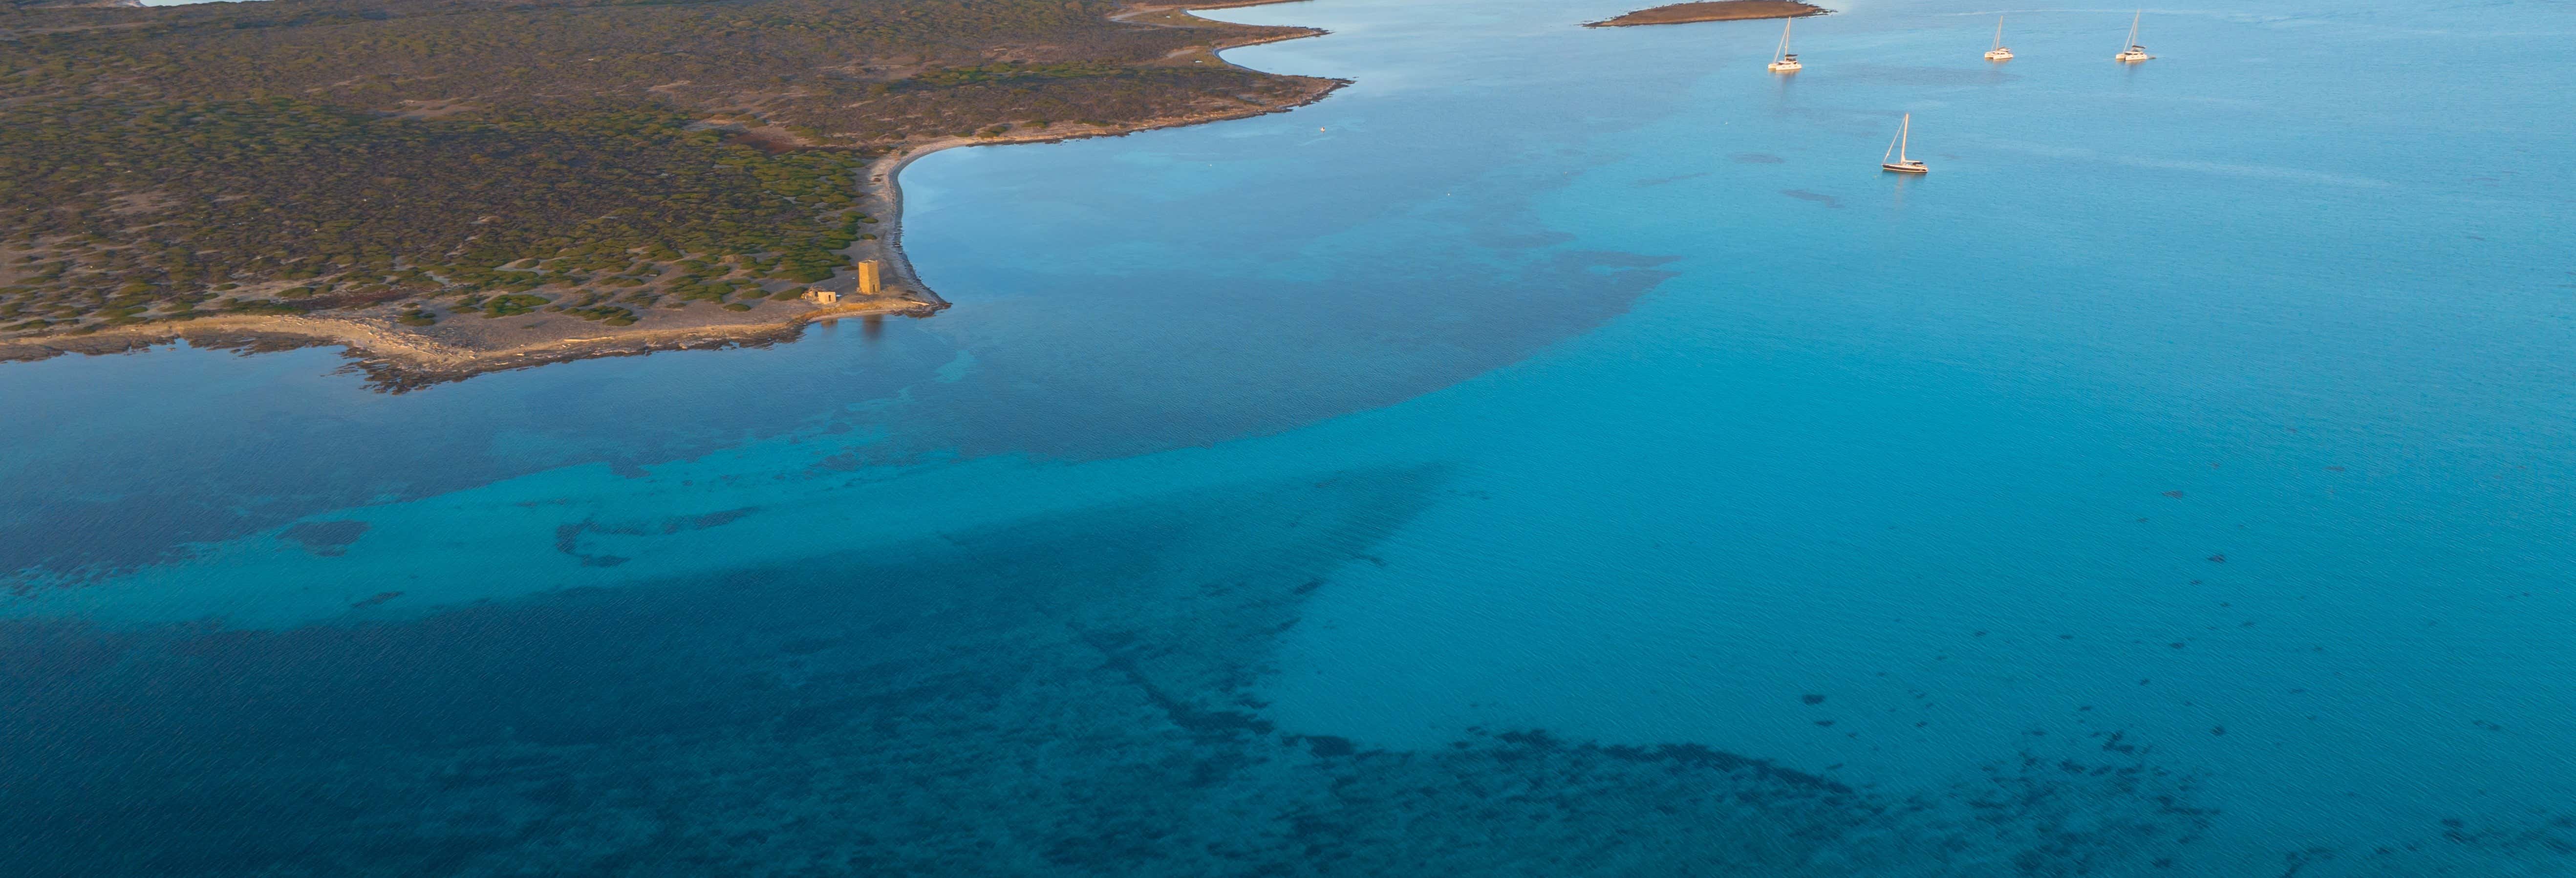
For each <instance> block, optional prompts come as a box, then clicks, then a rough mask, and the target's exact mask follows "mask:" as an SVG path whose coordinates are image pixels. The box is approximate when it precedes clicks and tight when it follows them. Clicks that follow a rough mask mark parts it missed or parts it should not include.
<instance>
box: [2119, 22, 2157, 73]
mask: <svg viewBox="0 0 2576 878" xmlns="http://www.w3.org/2000/svg"><path fill="white" fill-rule="evenodd" d="M2145 14H2146V10H2143V9H2141V10H2138V11H2137V12H2133V13H2130V14H2129V47H2128V48H2126V49H2122V50H2120V54H2117V55H2113V56H2111V60H2113V61H2118V62H2120V63H2122V64H2136V63H2138V62H2140V61H2144V60H2147V59H2149V58H2153V57H2155V56H2154V55H2149V54H2147V47H2145V46H2141V45H2138V18H2139V17H2140V16H2142V15H2145Z"/></svg>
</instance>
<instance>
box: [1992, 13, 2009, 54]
mask: <svg viewBox="0 0 2576 878" xmlns="http://www.w3.org/2000/svg"><path fill="white" fill-rule="evenodd" d="M1986 60H1988V61H2010V60H2012V50H2011V49H2007V48H2004V17H2003V16H2000V15H1998V16H1995V47H1994V48H1992V49H1987V50H1986Z"/></svg>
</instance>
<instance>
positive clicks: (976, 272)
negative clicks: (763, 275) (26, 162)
mask: <svg viewBox="0 0 2576 878" xmlns="http://www.w3.org/2000/svg"><path fill="white" fill-rule="evenodd" d="M1624 8H1625V7H1622V6H1617V5H1615V4H1602V3H1589V2H1587V3H1580V4H1575V5H1573V6H1565V5H1562V4H1543V3H1536V2H1487V3H1457V2H1426V3H1404V4H1383V3H1366V2H1359V0H1319V2H1314V3H1302V4H1292V5H1284V6H1278V7H1265V8H1250V9H1237V10H1227V11H1224V12H1219V13H1211V15H1215V16H1221V17H1226V18H1230V19H1234V20H1243V21H1259V22H1265V23H1271V22H1275V23H1298V24H1313V25H1318V26H1323V27H1328V28H1331V29H1332V30H1334V31H1335V33H1334V35H1332V36H1330V37H1326V38H1322V39H1313V40H1303V41H1296V42H1290V43H1283V44H1277V45H1273V46H1264V47H1258V48H1254V49H1247V50H1240V51H1237V52H1235V53H1232V54H1231V55H1230V57H1232V58H1234V59H1235V60H1237V61H1238V62H1241V63H1245V64H1249V65H1252V66H1256V67H1260V68H1262V69H1269V70H1279V71H1283V72H1294V73H1308V74H1317V75H1331V76H1343V77H1349V78H1351V79H1354V80H1356V81H1357V83H1356V84H1355V85H1353V86H1351V87H1350V88H1348V89H1346V90H1344V91H1343V92H1341V93H1338V94H1337V95H1335V96H1334V97H1332V98H1331V99H1329V100H1327V101H1325V102H1324V103H1321V104H1318V105H1316V106H1313V107H1309V108H1305V109H1302V110H1299V111H1296V112H1294V113H1288V114H1281V115H1274V116H1268V117H1263V118H1259V119H1252V120H1243V121H1238V122H1230V123H1224V124H1219V125H1212V126H1204V127H1199V128H1191V129H1182V130H1175V131H1161V132H1150V133H1146V134H1139V135H1133V136H1129V137H1124V138H1117V139H1111V140H1101V141H1088V142H1080V143H1070V144H1058V145H1047V146H1031V147H1007V148H996V149H974V150H962V151H951V152H947V153H941V154H938V155H935V156H932V157H929V158H926V159H924V160H922V161H921V162H919V163H917V164H916V165H915V166H914V167H913V168H912V169H910V170H909V171H907V172H906V179H905V183H906V191H907V194H908V196H910V197H911V198H912V202H911V204H910V205H908V210H907V222H908V223H910V225H909V227H908V228H907V231H906V236H907V241H908V242H909V244H910V246H911V248H912V255H913V258H914V261H915V262H916V264H917V265H918V267H919V268H920V269H921V271H922V273H923V275H924V276H925V278H926V279H927V280H929V282H931V283H932V284H934V285H936V286H937V287H938V288H939V289H940V290H941V292H942V294H943V295H945V296H946V297H947V298H949V299H952V300H954V301H956V302H958V303H959V304H958V306H957V307H956V308H953V309H951V310H949V311H948V312H945V313H943V314H941V315H940V316H938V317H935V318H932V319H929V320H920V321H912V320H898V321H893V322H889V323H885V324H882V325H878V326H874V327H871V326H867V325H860V324H845V325H840V326H836V327H827V328H821V329H817V330H815V331H814V332H812V333H809V335H808V336H807V337H806V338H805V339H804V340H802V341H799V342H797V343H794V344H788V345H780V346H776V347H770V348H764V349H756V350H733V351H714V352H707V351H700V352H681V353H669V354H659V355H654V356H650V357H642V358H624V359H609V360H595V361H588V362H583V363H575V364H567V365H560V366H550V367H545V368H541V369H535V370H529V371H523V372H512V373H503V374H496V375H488V376H483V377H480V378H476V379H474V380H471V381H467V382H463V383H459V384H451V385H443V386H439V387H434V388H430V389H426V390H421V391H417V392H412V393H406V394H400V395H386V394H380V393H376V392H374V391H372V390H370V389H369V388H368V387H367V386H366V385H365V382H364V381H363V378H362V377H361V376H356V375H352V374H347V373H346V372H343V371H340V370H338V364H339V362H340V361H339V359H338V357H337V356H336V355H335V354H333V353H330V352H325V351H298V352H289V353H280V354H260V355H255V356H248V357H243V356H237V355H235V354H233V353H230V352H223V351H208V350H193V349H187V348H168V349H162V350H157V351H153V352H149V353H144V354H138V355H128V356H118V357H99V358H81V359H57V360H52V361H47V362H42V363H33V364H11V365H8V366H5V367H0V449H6V451H5V452H0V474H4V475H5V481H0V569H12V570H17V571H19V572H18V573H16V574H14V577H13V580H12V584H13V585H14V589H13V591H12V592H11V595H10V596H9V597H7V598H6V599H5V603H0V616H5V618H6V619H7V621H5V622H0V656H5V659H0V711H5V713H0V717H5V718H6V720H5V722H0V775H5V777H6V780H5V781H0V800H6V801H5V802H0V805H4V806H5V809H6V811H7V812H8V813H12V814H36V815H42V816H41V817H39V818H33V819H19V820H12V821H7V822H6V823H0V853H4V854H5V856H6V859H8V860H9V861H12V862H16V863H28V864H33V865H32V868H30V869H26V870H23V871H26V872H28V873H31V874H40V875H52V874H63V875H71V874H102V873H161V874H189V875H215V874H225V875H229V874H359V873H371V872H372V873H397V874H484V873H497V872H521V871H541V872H567V873H572V872H599V873H618V874H642V873H653V874H660V873H670V874H710V873H737V872H749V873H766V872H776V873H799V874H836V873H862V874H993V873H1003V874H1187V875H1200V874H1231V873H1238V872H1243V873H1248V872H1255V871H1265V870H1266V871H1273V872H1288V873H1345V872H1350V873H1357V872H1365V871H1371V870H1377V871H1386V872H1396V873H1421V872H1429V871H1432V870H1435V869H1436V870H1444V871H1449V872H1457V873H1466V874H1485V873H1493V874H1531V875H1557V874H1568V873H1618V874H1784V875H1845V874H1855V875H1856V874H1869V875H1907V874H1925V875H1993V874H2005V873H2008V872H2009V873H2018V874H2032V875H2073V874H2093V875H2123V874H2194V875H2218V876H2236V875H2246V876H2255V875H2260V876H2275V875H2283V874H2296V875H2300V876H2318V875H2391V874H2395V875H2412V874H2425V875H2432V874H2454V875H2558V874H2571V873H2576V806H2571V805H2570V804H2569V803H2570V802H2576V759H2571V758H2570V757H2569V756H2567V755H2566V754H2567V753H2568V752H2569V750H2570V746H2571V745H2576V720H2571V717H2576V685H2572V684H2570V683H2569V682H2568V681H2569V680H2570V679H2576V674H2571V673H2570V672H2571V671H2576V661H2571V659H2570V657H2569V654H2568V651H2567V648H2566V644H2567V643H2569V642H2571V640H2570V635H2571V634H2576V621H2571V619H2572V618H2576V613H2572V612H2571V611H2576V593H2572V592H2571V590H2570V588H2569V586H2568V580H2569V575H2568V574H2567V573H2566V571H2567V570H2569V569H2570V567H2571V562H2576V511H2571V507H2570V505H2569V503H2568V501H2567V499H2566V498H2567V497H2568V496H2569V484H2568V482H2569V467H2570V465H2571V464H2576V396H2571V394H2570V393H2569V391H2568V388H2570V387H2571V386H2576V356H2571V355H2576V336H2571V331H2576V320H2571V317H2576V259H2571V258H2570V257H2569V256H2568V255H2567V254H2568V251H2567V249H2566V248H2565V247H2564V246H2563V245H2561V244H2560V243H2559V242H2558V239H2560V238H2563V237H2564V234H2565V232H2566V230H2567V229H2569V228H2570V227H2571V220H2572V219H2576V216H2571V214H2576V198H2571V196H2569V195H2568V194H2567V192H2566V190H2565V189H2564V188H2563V187H2558V186H2556V185H2554V183H2553V182H2551V181H2553V180H2554V174H2553V172H2554V170H2555V169H2557V168H2560V167H2565V166H2567V165H2568V164H2569V163H2570V161H2571V159H2576V155H2571V153H2576V146H2571V144H2570V142H2569V141H2568V140H2567V139H2566V138H2565V137H2564V136H2563V134H2562V133H2561V132H2560V129H2561V128H2563V126H2558V125H2553V124H2549V123H2547V122H2546V121H2545V120H2548V119H2553V118H2558V117H2562V116H2564V110H2565V106H2564V99H2563V95H2564V94H2566V93H2567V92H2568V89H2569V87H2570V85H2571V83H2570V82H2569V81H2568V78H2569V74H2568V73H2567V72H2566V71H2567V70H2568V69H2570V62H2572V61H2576V57H2571V55H2576V52H2571V50H2570V49H2569V48H2568V47H2569V46H2570V45H2571V44H2576V43H2571V40H2570V39H2569V38H2570V37H2571V36H2576V25H2571V24H2570V23H2569V22H2568V20H2567V19H2566V18H2565V16H2564V15H2563V14H2562V13H2560V12H2558V11H2557V10H2556V9H2555V7H2551V6H2548V5H2545V4H2534V3H2527V2H2526V3H2504V4H2494V5H2485V6H2475V7H2445V8H2440V9H2433V8H2424V7H2403V6H2396V5H2390V4H2385V3H2365V4H2364V5H2362V6H2359V7H2355V6H2350V5H2339V6H2325V5H2315V4H2307V5H2297V4H2293V5H2285V6H2280V7H2277V8H2269V9H2264V10H2257V11H2230V12H2193V11H2188V10H2161V11H2158V10H2151V12H2154V13H2155V14H2153V15H2149V16H2147V23H2146V31H2145V35H2144V37H2143V38H2142V41H2143V42H2145V43H2146V44H2147V45H2148V46H2150V47H2151V48H2152V49H2153V50H2154V51H2155V52H2156V53H2157V54H2159V55H2160V56H2162V57H2160V58H2159V59H2158V60H2156V61H2153V62H2150V63H2148V64H2146V65H2143V66H2139V67H2135V68H2124V67H2121V66H2119V65H2115V64H2113V63H2111V62H2110V61H2109V59H2108V56H2109V54H2110V53H2111V52H2112V51H2114V50H2116V49H2117V48H2118V46H2117V45H2116V43H2117V42H2118V38H2119V37H2120V35H2121V34H2122V33H2123V32H2124V31H2125V28H2126V22H2125V21H2122V20H2121V19H2122V18H2123V17H2124V16H2122V15H2121V14H2120V13H2121V12H2123V11H2125V10H2093V11H2070V10H2055V11H2027V12H2013V13H2012V14H2011V17H2010V18H2009V19H2008V23H2007V27H2008V30H2007V34H2006V35H2007V41H2008V43H2009V44H2011V45H2012V46H2013V47H2014V49H2015V50H2016V51H2017V52H2018V53H2020V55H2021V57H2020V59H2019V60H2016V61H2013V62H2012V63H2011V64H2009V65H2006V66H2003V67H2000V68H1996V67H1990V66H1988V65H1986V64H1985V63H1984V62H1982V61H1978V60H1977V57H1976V56H1977V53H1978V52H1981V51H1983V48H1984V46H1985V45H1986V41H1987V40H1988V38H1989V34H1990V29H1991V27H1992V24H1993V19H1992V11H1991V10H1976V9H1968V8H1964V7H1958V6H1956V5H1944V4H1940V3H1896V4H1867V5H1861V6H1857V7H1854V8H1851V9H1848V10H1845V11H1844V12H1842V13H1841V14H1837V15H1834V16H1830V17H1826V18H1820V19H1813V20H1809V21H1805V22H1801V23H1800V25H1799V31H1798V32H1799V34H1800V38H1799V46H1798V50H1799V51H1800V52H1801V54H1802V55H1804V56H1805V60H1806V61H1807V62H1808V69H1807V70H1806V71H1805V72H1803V73H1801V74H1799V75H1798V76H1797V77H1796V78H1794V79H1792V80H1778V79H1774V78H1770V77H1768V76H1766V75H1764V74H1763V73H1762V72H1761V69H1760V64H1761V61H1762V60H1763V57H1764V56H1765V55H1766V54H1767V53H1768V52H1769V51H1770V48H1771V45H1772V41H1773V40H1774V39H1775V36H1776V34H1775V31H1773V30H1772V28H1771V25H1770V24H1769V23H1764V22H1752V23H1739V24H1710V25H1693V26H1682V27H1671V28H1636V29H1618V30H1607V31H1591V30H1581V29H1574V28H1571V25H1572V24H1573V23H1576V22H1580V21H1584V20H1590V19H1594V18H1599V17H1603V16H1605V15H1607V14H1612V13H1616V12H1619V11H1622V10H1623V9H1624ZM2463 58H2474V59H2478V61H2479V63H2478V64H2476V65H2473V66H2472V65H2463V64H2459V63H2457V62H2458V60H2459V59H2463ZM1903 112H1911V113H1913V114H1914V116H1915V141H1914V143H1915V155H1916V156H1917V157H1920V158H1924V159H1926V160H1927V161H1929V162H1930V163H1931V164H1932V166H1933V169H1934V170H1933V173H1932V174H1930V175H1928V176H1926V177H1923V178H1911V179H1895V178H1890V177H1886V176H1881V175H1878V174H1877V173H1876V172H1875V170H1874V169H1873V168H1872V167H1871V166H1870V160H1871V159H1872V158H1873V157H1872V156H1869V155H1868V152H1869V151H1870V150H1873V149H1880V148H1882V147H1883V145H1884V143H1885V138H1887V137H1888V136H1889V135H1890V134H1892V133H1893V130H1894V125H1895V117H1896V116H1897V115H1898V114H1899V113H1903Z"/></svg>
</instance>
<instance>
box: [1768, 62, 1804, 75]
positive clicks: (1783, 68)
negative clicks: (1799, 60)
mask: <svg viewBox="0 0 2576 878" xmlns="http://www.w3.org/2000/svg"><path fill="white" fill-rule="evenodd" d="M1804 69H1806V65H1803V64H1783V63H1777V62H1775V63H1773V64H1772V65H1771V72H1773V73H1796V72H1798V71H1800V70H1804Z"/></svg>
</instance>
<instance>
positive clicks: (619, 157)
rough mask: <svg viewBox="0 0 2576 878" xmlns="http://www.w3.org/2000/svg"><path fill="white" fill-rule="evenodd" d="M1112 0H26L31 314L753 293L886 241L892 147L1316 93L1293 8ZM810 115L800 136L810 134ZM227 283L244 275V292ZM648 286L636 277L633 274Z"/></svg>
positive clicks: (19, 180)
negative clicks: (1250, 54) (1149, 20)
mask: <svg viewBox="0 0 2576 878" xmlns="http://www.w3.org/2000/svg"><path fill="white" fill-rule="evenodd" d="M1116 10H1117V6H1116V4H1115V3H1114V2H1112V0H652V2H646V0H268V2H261V3H214V4H204V5H193V6H180V7H160V8H110V7H94V6H82V7H70V6H48V5H44V4H41V3H28V2H24V0H0V332H12V333H25V332H61V331H67V330H78V329H83V328H89V329H94V328H96V327H99V326H108V325H120V324H127V323H135V322H141V321H146V320H178V319H191V318H195V317H200V316H205V315H209V314H220V313H255V314H291V313H312V312H327V311H332V310H339V309H352V308H371V307H385V308H394V309H395V311H396V312H398V316H397V318H396V319H397V320H398V321H399V322H402V323H405V324H408V325H429V324H431V323H435V322H437V320H438V318H439V315H440V314H441V313H465V312H477V313H480V314H482V315H483V316H486V317H502V316H512V315H519V314H527V313H534V312H536V311H537V310H538V309H544V308H554V309H557V310H559V311H560V312H561V313H566V314H573V315H576V316H580V317H583V318H584V319H588V320H595V321H599V322H601V323H606V324H611V325H626V324H631V323H633V322H634V321H635V319H636V314H637V311H636V310H635V309H638V308H645V307H656V306H658V307H673V306H686V305H687V304H689V303H691V302H710V303H715V304H717V305H719V306H724V307H736V306H740V307H748V306H745V305H742V303H741V302H737V301H732V300H733V299H743V300H749V299H756V298H761V297H764V296H766V295H767V294H768V291H767V290H766V288H765V287H764V286H762V283H763V282H764V281H766V282H772V283H773V284H774V283H775V282H780V281H783V282H788V283H793V284H804V283H811V282H815V281H820V280H825V279H828V278H830V277H831V276H832V275H833V273H834V271H835V270H836V269H838V268H840V267H841V266H843V265H844V264H845V263H846V261H847V260H846V257H844V256H843V255H841V254H839V253H837V252H835V251H838V250H841V249H843V248H846V247H848V246H849V245H850V244H851V243H852V242H853V241H856V240H859V239H862V238H867V239H873V238H875V235H874V234H873V233H862V232H861V231H860V229H861V228H863V227H865V226H867V225H868V224H873V223H876V222H877V220H876V219H875V218H873V217H868V216H863V215H861V214H859V213H857V212H856V211H855V209H854V204H855V203H856V201H855V199H856V196H857V195H858V194H859V193H860V192H861V190H862V185H863V180H862V178H861V173H862V169H864V168H865V167H866V165H867V162H868V161H869V160H870V159H872V158H874V157H876V156H879V155H883V154H885V153H887V152H890V151H893V150H898V149H902V148H905V146H906V145H907V144H909V143H916V142H919V141H921V140H925V139H930V138H936V137H942V136H947V135H950V134H954V133H957V132H961V131H962V132H969V133H973V134H980V135H983V136H1001V135H1004V134H1007V133H1010V132H1013V131H1015V130H1019V129H1022V128H1043V127H1046V126H1047V125H1048V124H1049V123H1048V122H1047V121H1045V120H1049V119H1059V120H1060V119H1083V120H1087V121H1088V122H1089V123H1090V124H1095V125H1105V126H1108V127H1122V126H1134V125H1141V124H1146V123H1149V122H1152V121H1155V120H1161V119H1168V118H1172V117H1175V116H1182V115H1188V114H1196V113H1208V112H1223V111H1229V109H1241V108H1247V107H1250V108H1263V107H1267V106H1270V105H1273V104H1278V103H1287V102H1291V101H1294V100H1299V99H1303V98H1305V97H1309V96H1311V95H1312V94H1314V93H1316V92H1317V91H1319V90H1320V89H1321V88H1323V87H1325V86H1326V85H1328V84H1327V83H1324V81H1321V80H1313V79H1307V78H1301V77H1282V76H1270V75H1265V74H1259V73H1253V72H1250V71H1244V70H1240V69H1235V68H1230V67H1213V69H1211V67H1212V65H1189V64H1186V63H1172V62H1171V61H1170V60H1169V59H1170V58H1171V57H1172V56H1173V55H1174V54H1175V53H1176V52H1177V51H1179V50H1182V49H1185V48H1188V47H1191V46H1200V45H1207V44H1210V43H1211V42H1219V41H1230V40H1247V39H1255V38H1261V37H1267V36H1272V35H1276V34H1279V33H1284V32H1287V31H1286V29H1279V28H1250V27H1241V26H1232V25H1225V26H1216V25H1211V26H1209V27H1203V28H1192V27H1165V26H1148V25H1143V24H1128V23H1121V22H1116V21H1111V20H1109V18H1108V15H1109V14H1110V13H1112V12H1115V11H1116ZM779 132H785V133H783V134H782V133H779ZM219 296H220V298H218V297H219ZM612 298H613V301H614V302H615V304H610V302H611V300H612Z"/></svg>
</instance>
